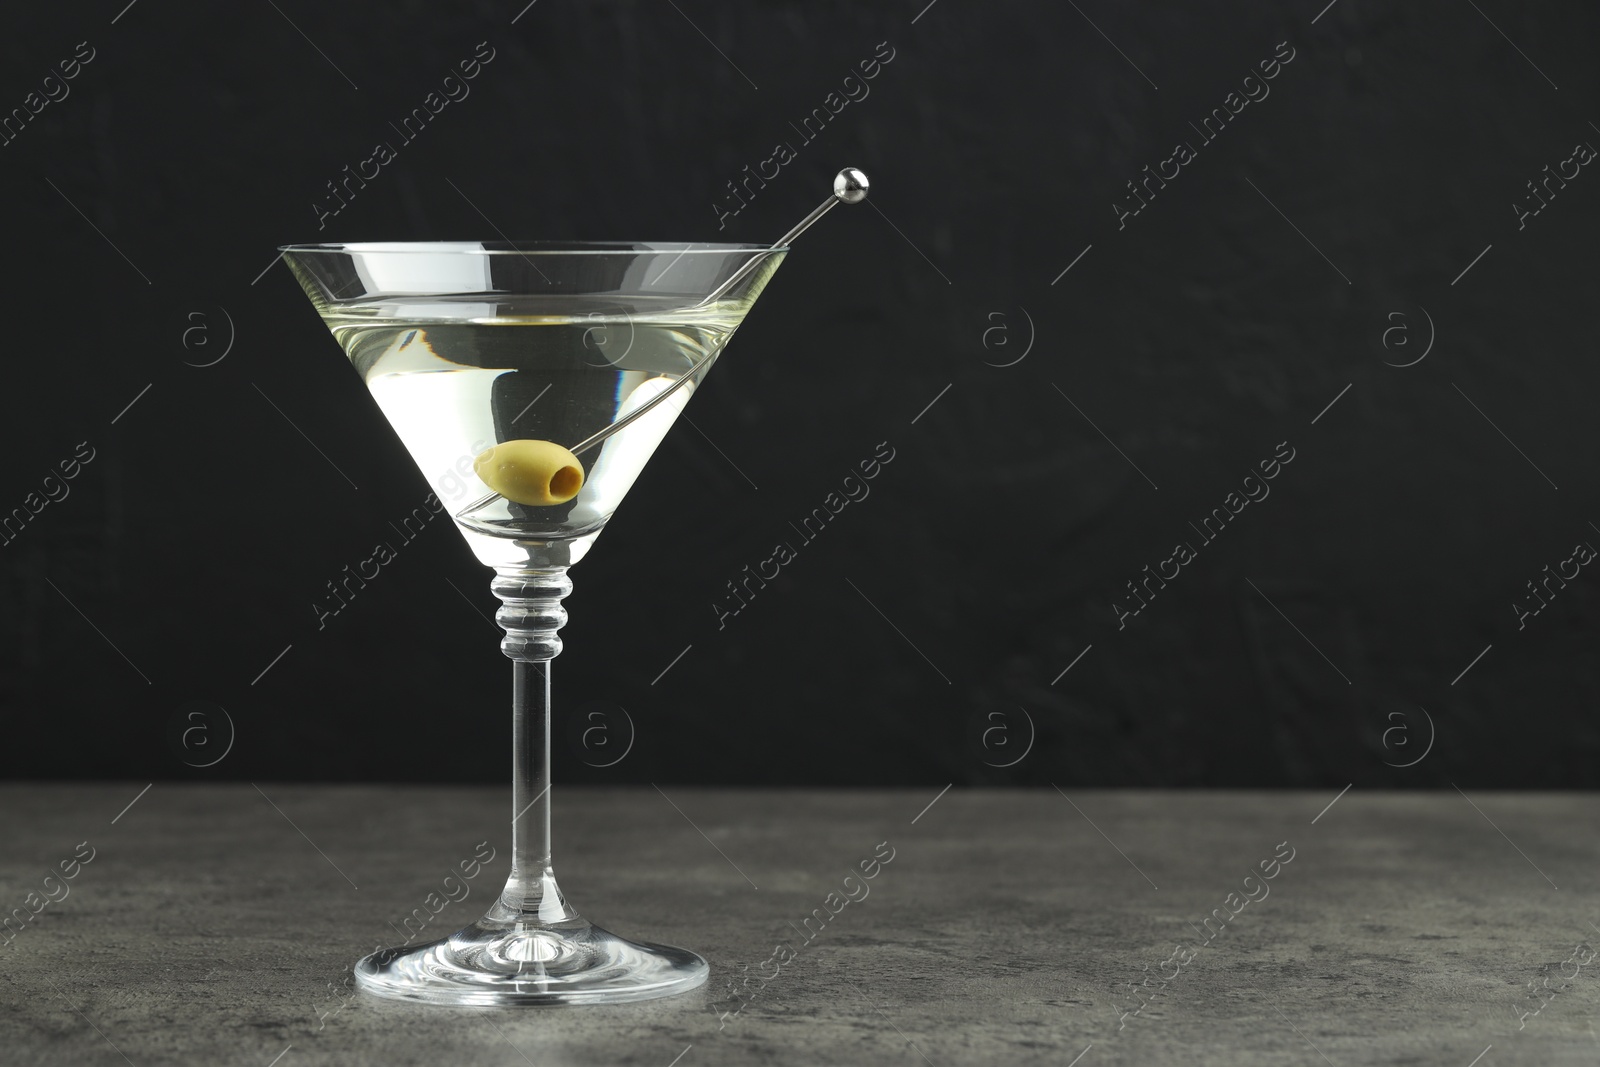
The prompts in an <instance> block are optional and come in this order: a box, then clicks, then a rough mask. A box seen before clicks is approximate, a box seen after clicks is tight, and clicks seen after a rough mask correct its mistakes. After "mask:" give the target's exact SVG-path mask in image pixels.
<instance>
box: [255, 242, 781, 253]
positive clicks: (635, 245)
mask: <svg viewBox="0 0 1600 1067" xmlns="http://www.w3.org/2000/svg"><path fill="white" fill-rule="evenodd" d="M278 251H279V252H301V253H308V252H345V253H349V252H378V253H384V254H392V253H401V254H407V253H427V254H429V255H448V254H453V253H454V254H460V255H469V256H482V255H490V256H530V255H531V256H557V255H559V256H573V255H577V256H584V255H588V256H594V255H624V254H637V253H640V252H676V253H678V254H679V255H685V256H693V255H704V254H707V253H711V254H727V253H729V252H787V251H789V246H788V245H754V244H714V243H707V242H704V241H348V242H343V243H329V244H298V245H279V246H278Z"/></svg>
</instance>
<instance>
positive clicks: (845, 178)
mask: <svg viewBox="0 0 1600 1067" xmlns="http://www.w3.org/2000/svg"><path fill="white" fill-rule="evenodd" d="M870 188H871V183H870V182H869V181H867V176H866V175H865V174H863V173H861V171H859V170H857V169H856V168H855V167H846V168H844V170H841V171H840V172H839V173H838V174H836V175H834V178H833V195H832V196H830V197H828V199H826V200H824V201H823V202H822V203H820V204H818V205H817V206H816V207H815V208H814V209H813V210H812V212H811V214H809V215H807V216H806V217H805V218H803V219H801V220H800V224H799V225H798V226H796V227H795V228H794V229H792V230H790V231H789V232H788V233H786V234H784V235H783V236H782V237H780V238H778V240H777V241H775V242H774V243H773V245H772V247H773V248H784V247H786V246H788V245H791V244H793V243H794V239H795V238H796V237H799V236H800V235H801V234H803V233H805V232H806V231H807V230H809V229H810V228H811V227H812V225H813V224H815V223H816V221H817V220H818V219H820V218H822V216H824V215H826V214H827V213H828V212H829V211H832V210H833V207H834V205H835V204H841V203H843V204H859V203H861V201H863V200H865V199H866V198H867V190H868V189H870ZM765 258H766V257H765V256H755V257H752V258H751V259H750V260H749V261H748V262H746V263H745V265H744V266H742V267H740V268H739V269H738V270H737V271H735V272H734V274H733V276H732V277H730V278H729V279H728V280H727V281H725V282H723V283H722V285H720V286H718V287H717V289H716V291H715V292H713V293H712V294H711V295H710V296H708V297H706V298H705V299H704V300H702V301H700V304H699V305H697V306H705V305H707V304H714V303H716V302H717V301H718V300H720V299H721V298H722V296H723V294H724V293H726V292H728V290H730V289H732V288H733V287H734V286H736V285H738V284H739V282H740V281H742V280H743V279H744V278H745V276H746V275H748V274H749V273H750V272H751V271H753V270H755V269H756V267H757V266H758V265H759V264H760V263H761V262H762V260H763V259H765ZM729 336H730V337H731V336H732V335H731V334H730V335H729ZM726 344H727V341H726V339H725V340H724V341H723V344H722V345H719V346H718V347H717V348H716V349H714V350H712V351H710V352H707V353H706V354H705V355H703V356H701V357H700V358H699V359H698V360H696V361H695V363H694V365H693V366H691V367H690V368H689V369H688V370H687V371H685V372H684V373H683V376H682V377H680V378H679V379H678V380H677V381H675V382H673V383H672V384H671V385H670V386H668V387H667V388H666V389H664V390H662V391H661V392H659V393H657V394H656V395H655V396H653V397H651V398H650V399H649V400H647V401H646V402H645V403H643V404H640V405H639V406H638V407H637V408H635V409H634V410H632V411H630V412H628V414H626V415H624V416H623V417H622V418H620V419H618V420H617V421H616V422H613V423H612V424H611V425H610V426H607V427H606V428H605V429H603V430H601V431H600V432H599V433H597V434H594V435H593V436H591V437H586V438H584V439H583V440H582V441H580V442H578V443H577V444H576V445H574V446H573V447H572V448H571V449H570V451H571V452H572V454H573V455H575V456H578V455H582V454H583V453H585V452H587V451H589V449H591V448H593V447H595V446H596V445H598V444H599V443H600V442H602V441H604V440H605V439H606V438H608V437H610V436H611V435H612V434H614V433H616V432H617V431H618V430H621V429H624V428H625V427H627V426H628V425H629V424H630V423H632V422H634V421H635V420H637V419H640V418H643V417H644V416H645V415H648V414H649V413H650V412H651V410H653V409H654V408H655V406H656V405H657V404H660V403H661V402H662V401H664V400H666V399H667V398H668V397H670V396H671V395H672V394H673V393H676V392H677V391H678V390H679V389H681V388H683V386H684V384H685V383H686V382H688V381H690V380H691V379H692V378H693V377H694V376H695V374H697V373H698V372H699V371H700V369H701V368H702V367H704V366H705V365H706V364H708V363H710V362H711V361H712V360H713V359H715V358H716V357H717V354H718V353H720V352H721V351H722V349H723V347H725V346H726ZM499 496H500V494H499V493H490V494H489V495H488V496H486V497H484V498H483V499H482V500H477V501H474V502H473V503H471V504H469V505H468V506H467V507H465V508H463V509H462V510H461V511H459V512H457V515H458V516H460V515H470V514H472V513H473V512H474V511H477V510H478V509H479V508H481V507H483V506H484V505H486V504H490V503H492V502H493V501H494V500H495V499H496V498H497V497H499Z"/></svg>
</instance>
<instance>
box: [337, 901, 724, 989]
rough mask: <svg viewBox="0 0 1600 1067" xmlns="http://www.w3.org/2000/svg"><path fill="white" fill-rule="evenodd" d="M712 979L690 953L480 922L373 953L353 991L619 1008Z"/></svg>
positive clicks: (593, 934) (570, 923)
mask: <svg viewBox="0 0 1600 1067" xmlns="http://www.w3.org/2000/svg"><path fill="white" fill-rule="evenodd" d="M710 973H711V969H710V967H709V966H707V964H706V961H705V960H703V959H701V958H700V957H699V956H698V955H696V954H695V953H693V952H690V951H689V950H688V949H681V948H669V947H668V946H666V945H653V944H649V943H647V942H637V941H629V940H627V939H625V938H621V937H618V936H617V935H616V934H613V933H609V932H607V931H605V930H602V929H601V928H600V927H598V926H595V925H594V924H593V923H590V922H589V921H587V920H585V919H582V918H576V917H574V918H571V919H566V920H564V921H561V922H556V923H530V922H526V921H521V922H517V923H515V924H512V925H511V926H510V927H509V928H508V926H507V924H504V923H500V922H493V921H492V920H488V919H485V920H480V921H479V922H476V923H473V924H472V925H471V926H467V927H464V928H462V929H460V930H457V931H456V932H455V933H453V934H451V935H450V936H449V937H447V938H445V939H443V940H442V941H435V942H433V943H432V944H427V945H415V946H412V947H409V948H389V949H384V950H383V951H381V952H375V953H373V954H372V955H370V956H368V957H366V958H365V959H363V960H362V961H361V962H360V963H358V964H356V968H355V974H356V985H357V986H359V987H360V988H361V989H364V990H366V991H367V992H368V993H372V994H375V995H377V996H380V997H394V998H398V999H401V1000H418V1001H424V1002H426V1003H429V1004H473V1005H484V1006H489V1007H496V1006H501V1007H504V1006H510V1005H518V1004H620V1003H625V1002H628V1001H635V1000H653V999H654V998H656V997H670V996H672V995H674V994H676V993H686V992H688V991H689V990H691V989H694V988H695V987H697V986H700V985H703V984H704V983H705V980H706V978H707V976H708V975H709V974H710Z"/></svg>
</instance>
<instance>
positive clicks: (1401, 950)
mask: <svg viewBox="0 0 1600 1067" xmlns="http://www.w3.org/2000/svg"><path fill="white" fill-rule="evenodd" d="M143 788H144V783H141V782H135V783H131V784H126V785H98V784H97V785H93V786H61V785H48V786H46V785H29V784H13V785H7V786H0V908H3V909H4V911H5V912H7V913H11V914H12V916H13V918H12V921H11V923H10V926H9V927H8V928H7V929H6V930H5V932H4V933H3V934H0V939H3V940H4V941H5V945H4V947H0V978H3V980H0V998H3V999H0V1063H4V1064H29V1065H31V1064H122V1063H131V1064H134V1065H136V1067H145V1065H155V1064H206V1065H212V1064H249V1065H258V1067H267V1065H268V1064H277V1065H278V1067H301V1065H305V1064H339V1065H352V1064H366V1063H375V1064H376V1063H383V1064H468V1063H470V1064H480V1063H481V1064H506V1065H520V1064H529V1063H532V1064H537V1065H538V1067H547V1065H557V1064H643V1065H649V1067H668V1065H671V1064H676V1065H678V1067H706V1065H709V1064H747V1063H808V1064H810V1063H842V1064H874V1065H880V1064H881V1065H894V1064H908V1065H917V1064H923V1063H928V1064H933V1065H935V1067H945V1065H953V1064H1008V1063H1027V1064H1034V1063H1037V1064H1054V1065H1062V1067H1065V1065H1067V1064H1071V1063H1076V1064H1078V1065H1079V1067H1099V1065H1102V1064H1113V1063H1116V1064H1141V1065H1143V1064H1165V1063H1174V1064H1178V1063H1181V1064H1196V1063H1217V1064H1257V1063H1260V1064H1268V1063H1271V1064H1323V1063H1328V1064H1333V1065H1337V1067H1346V1065H1357V1064H1451V1065H1457V1067H1469V1065H1471V1064H1474V1063H1476V1064H1477V1065H1478V1067H1501V1065H1504V1064H1513V1063H1525V1064H1560V1063H1574V1064H1576V1063H1583V1064H1593V1063H1595V1062H1597V1061H1600V1032H1597V1025H1596V1024H1597V1019H1596V1010H1597V1006H1600V959H1597V958H1596V956H1595V951H1594V949H1592V948H1590V947H1589V946H1592V945H1600V930H1597V928H1596V923H1600V900H1597V897H1596V884H1595V875H1596V873H1597V866H1596V848H1595V843H1596V833H1597V830H1600V798H1596V797H1594V796H1590V795H1551V794H1525V793H1517V794H1507V793H1488V792H1485V793H1482V794H1476V793H1470V792H1469V793H1466V794H1464V793H1460V792H1456V791H1451V792H1448V793H1384V794H1373V793H1363V792H1361V791H1360V790H1352V791H1350V792H1348V793H1346V794H1343V795H1341V796H1339V797H1338V798H1337V799H1336V798H1335V797H1334V791H1333V790H1329V791H1327V792H1326V793H1316V794H1311V793H1278V792H1274V793H1240V792H1232V793H1211V792H1091V791H1084V792H1081V793H1080V792H1075V791H1070V790H1069V791H1068V792H1066V793H1061V792H1057V791H1053V790H1047V791H1043V792H1040V791H1018V792H1006V791H978V792H963V791H960V790H951V791H949V792H948V793H946V794H943V795H941V796H939V797H937V799H936V798H935V793H936V792H937V790H935V789H927V790H921V791H916V792H909V791H817V792H803V791H783V792H761V791H730V790H709V789H691V788H685V787H680V788H668V789H667V790H666V791H665V793H664V794H663V793H658V792H657V791H656V790H654V789H651V788H644V789H611V790H582V789H566V790H564V791H560V792H558V794H557V797H556V806H555V820H556V870H557V873H558V874H559V875H560V877H561V881H562V886H563V888H564V889H565V890H566V892H567V894H568V896H569V897H570V898H571V899H572V900H573V901H574V903H576V904H577V905H578V907H579V908H580V909H581V910H582V911H584V913H585V914H587V915H588V916H589V917H590V918H592V919H594V920H595V921H597V922H600V923H602V924H603V925H606V926H608V927H610V928H612V929H614V930H617V931H619V932H621V933H624V934H627V935H631V936H634V937H639V938H645V939H654V940H660V941H664V942H667V943H670V944H680V945H685V946H689V947H692V948H694V949H696V950H698V951H699V952H700V953H701V954H702V955H704V956H705V957H706V958H707V959H709V960H710V961H711V964H712V979H711V982H710V983H709V984H708V985H706V986H704V987H702V988H701V989H699V990H696V991H694V992H692V993H689V994H686V995H683V996H680V997H677V998H672V999H668V1000H661V1001H654V1002H650V1003H646V1004H641V1005H626V1006H610V1007H592V1008H563V1009H554V1010H539V1009H531V1010H530V1009H523V1010H496V1011H488V1010H482V1009H451V1008H439V1007H432V1006H425V1005H410V1004H404V1003H397V1002H393V1001H382V1000H376V999H372V998H369V997H367V996H365V995H353V994H351V993H350V992H349V991H348V990H347V989H346V988H345V986H344V985H343V984H342V982H343V980H344V979H345V978H346V977H347V976H348V967H349V965H350V963H351V962H352V961H353V960H354V959H356V958H357V957H359V956H360V955H362V954H364V953H365V952H367V951H370V950H371V949H372V947H373V946H375V945H379V944H394V943H399V942H401V941H403V940H405V938H404V937H402V936H401V935H400V934H399V932H398V931H399V929H400V928H402V926H403V924H404V920H405V918H406V917H407V916H408V915H412V914H421V915H423V916H426V917H428V918H429V919H430V921H431V923H432V925H431V926H430V927H428V928H427V929H426V935H427V936H428V937H432V936H434V935H435V933H438V934H443V933H446V932H448V931H449V930H450V929H453V928H454V927H455V926H457V925H460V924H461V923H463V922H465V921H467V920H468V919H469V918H472V917H475V916H476V914H477V912H478V911H479V909H480V908H481V907H482V906H483V904H484V902H485V900H486V899H487V898H488V897H489V896H490V895H491V894H492V893H494V892H495V891H496V890H497V889H498V887H499V882H500V880H501V879H503V878H504V876H505V874H506V847H507V844H508V842H507V833H506V823H507V817H508V815H509V811H508V803H507V795H506V792H505V791H503V790H479V789H445V788H425V787H424V788H396V787H308V786H292V785H273V784H270V783H262V785H261V788H260V790H258V789H256V788H253V787H251V786H249V785H244V786H200V785H180V784H170V783H156V784H155V785H154V786H153V787H152V788H150V789H149V790H148V791H147V792H142V793H141V790H142V789H143ZM136 797H137V799H136ZM668 798H670V803H669V801H668ZM130 801H134V803H132V805H131V807H130V806H129V804H130ZM1330 801H1334V802H1333V803H1332V805H1331V806H1329V804H1330ZM930 802H933V803H931V805H930ZM680 809H681V810H680ZM485 841H487V844H486V845H485V844H480V843H482V842H485ZM884 842H887V845H886V846H885V845H884V844H883V843H884ZM491 850H493V852H492V856H493V858H491V859H488V860H487V862H484V863H483V864H482V866H481V869H476V871H475V873H476V877H475V878H473V879H471V880H465V879H462V878H460V876H459V875H458V876H457V879H456V881H454V882H451V883H448V885H449V886H453V887H455V888H454V895H457V896H459V893H460V887H462V886H465V887H467V890H468V892H469V895H468V896H467V897H466V899H464V900H462V901H460V902H445V903H443V904H442V905H440V904H439V903H437V902H440V901H442V900H443V899H444V898H443V897H441V896H435V897H432V898H429V896H428V895H429V894H430V893H436V892H442V891H443V889H444V887H445V886H446V885H447V883H446V881H445V880H446V878H447V876H448V875H449V874H450V872H451V871H452V870H459V866H458V865H460V864H461V863H463V862H464V861H465V862H466V863H467V869H468V870H474V868H473V866H472V862H473V861H474V860H475V859H477V858H482V857H488V856H490V855H491ZM875 853H878V854H879V855H892V858H891V859H890V860H889V862H887V863H886V864H883V865H881V866H880V867H878V868H876V869H875V870H876V877H874V878H873V879H871V880H870V881H863V880H859V879H856V880H849V881H847V879H848V878H849V875H850V873H851V872H852V871H853V870H858V869H859V867H858V865H859V864H860V863H861V861H863V860H868V861H870V860H872V859H873V857H874V854H875ZM475 854H476V855H475ZM85 859H87V862H84V860H85ZM1285 861H1286V862H1285ZM1263 863H1264V864H1265V870H1266V871H1267V872H1268V873H1271V874H1272V875H1273V877H1272V878H1270V879H1267V878H1265V877H1263V876H1262V867H1263ZM869 869H873V868H872V867H871V865H870V863H869ZM52 871H54V872H55V875H54V876H53V877H52V876H51V872H52ZM64 872H70V873H71V874H72V877H71V878H70V879H69V878H67V877H66V875H65V873H64ZM1252 872H1255V875H1254V877H1252ZM845 888H850V889H851V891H852V895H854V896H856V897H858V898H859V899H856V900H854V901H850V902H847V903H842V904H841V901H843V900H845V898H844V896H843V892H844V890H845ZM835 892H837V893H839V894H840V896H836V897H830V896H829V894H830V893H835ZM863 892H865V894H866V895H865V896H862V893H863ZM30 894H33V895H32V896H30ZM1230 894H1232V895H1230ZM430 899H431V901H433V902H435V903H430V904H428V906H427V907H423V905H424V904H425V902H428V901H430ZM437 906H442V910H440V911H439V913H438V914H437V915H436V916H435V915H433V913H432V909H433V908H434V907H437ZM35 908H37V912H36V913H35V910H34V909H35ZM835 910H837V914H834V913H833V912H834V911H835ZM814 912H819V913H820V915H821V917H822V918H825V919H826V920H827V921H826V923H822V922H820V921H819V919H818V918H817V917H815V914H814ZM18 914H20V915H21V916H22V917H23V918H25V919H26V921H25V922H24V921H23V919H19V918H16V917H15V916H16V915H18ZM808 918H810V919H811V921H810V923H809V924H807V923H805V920H806V919H808ZM1208 919H1209V920H1210V921H1209V923H1208V922H1207V921H1206V920H1208ZM1224 920H1226V921H1224ZM420 921H421V920H418V919H415V918H414V919H413V920H412V922H413V925H414V926H417V925H420ZM406 936H411V935H410V934H409V933H408V934H407V935H406ZM780 943H781V944H786V945H787V947H788V951H787V952H786V953H784V954H783V955H781V956H780V959H782V960H784V961H786V962H784V963H783V965H782V967H781V970H778V971H777V973H776V975H775V976H772V975H773V973H774V967H773V965H770V964H767V962H766V961H768V960H769V959H771V958H772V957H773V954H774V948H775V946H776V945H778V944H780ZM1586 964H1588V966H1585V965H1586ZM760 975H766V976H769V977H770V980H768V981H766V982H765V984H763V983H762V982H761V981H759V980H757V976H760ZM747 977H748V978H751V981H750V982H749V983H748V985H743V984H741V986H740V988H741V990H742V991H743V995H742V996H735V995H734V994H733V993H732V992H731V991H730V983H731V982H733V981H735V980H739V981H740V982H741V983H742V981H743V979H745V978H747ZM1146 983H1147V984H1146ZM1141 1005H1143V1007H1141ZM1075 1058H1076V1059H1075Z"/></svg>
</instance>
